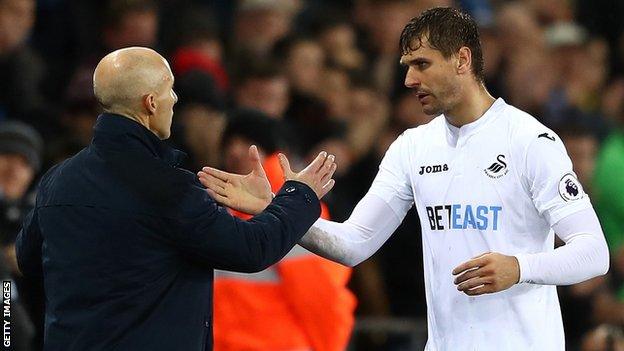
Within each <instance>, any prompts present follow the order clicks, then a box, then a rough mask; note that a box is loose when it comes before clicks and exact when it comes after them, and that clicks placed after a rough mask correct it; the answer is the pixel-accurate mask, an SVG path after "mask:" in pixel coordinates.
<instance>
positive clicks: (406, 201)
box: [369, 133, 414, 218]
mask: <svg viewBox="0 0 624 351" xmlns="http://www.w3.org/2000/svg"><path fill="white" fill-rule="evenodd" d="M408 150H409V149H408V139H407V137H406V136H405V133H403V134H401V136H399V137H398V138H397V140H395V141H394V142H393V143H392V145H390V147H389V148H388V151H386V154H385V156H384V158H383V160H382V161H381V164H380V165H379V172H378V173H377V176H376V177H375V180H373V184H372V185H371V188H370V191H369V194H374V195H376V196H378V197H380V198H381V199H382V200H384V201H385V202H386V203H387V204H388V205H389V206H390V208H392V210H393V211H394V212H395V214H396V215H397V216H398V217H399V218H403V217H405V215H406V214H407V211H409V209H410V208H411V207H412V205H413V204H414V195H413V191H412V186H411V182H410V177H409V171H408V169H409V164H410V159H409V154H408Z"/></svg>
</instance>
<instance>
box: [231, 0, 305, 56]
mask: <svg viewBox="0 0 624 351" xmlns="http://www.w3.org/2000/svg"><path fill="white" fill-rule="evenodd" d="M301 5H302V2H301V1H299V0H242V1H240V4H239V6H238V8H237V10H236V14H235V18H234V29H233V38H232V48H231V49H232V51H233V52H234V55H235V56H238V55H240V54H243V55H251V56H253V57H256V58H259V59H265V58H267V57H268V56H269V55H270V53H271V50H272V48H273V45H275V43H277V42H278V41H279V40H280V39H282V38H284V37H285V36H287V35H288V34H289V33H290V32H291V30H292V22H293V19H294V16H295V15H296V14H297V13H298V12H299V10H300V8H301Z"/></svg>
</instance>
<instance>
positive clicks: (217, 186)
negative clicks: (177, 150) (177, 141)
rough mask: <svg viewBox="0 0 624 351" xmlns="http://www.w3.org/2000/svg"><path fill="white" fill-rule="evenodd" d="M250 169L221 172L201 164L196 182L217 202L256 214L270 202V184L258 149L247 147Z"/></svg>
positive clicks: (253, 146)
mask: <svg viewBox="0 0 624 351" xmlns="http://www.w3.org/2000/svg"><path fill="white" fill-rule="evenodd" d="M249 158H250V159H251V161H252V163H253V165H254V166H253V170H252V171H251V172H250V173H249V174H247V175H241V174H234V173H228V172H224V171H221V170H218V169H215V168H212V167H204V168H203V169H202V170H201V171H200V172H198V173H197V175H198V176H199V181H200V182H201V183H202V184H203V185H204V186H205V187H206V188H207V189H206V190H207V191H208V193H209V194H210V196H212V198H213V199H215V200H216V201H217V202H218V203H220V204H222V205H224V206H227V207H230V208H233V209H235V210H237V211H241V212H245V213H249V214H258V213H260V212H262V211H264V209H265V208H266V207H267V206H268V205H269V203H270V202H271V199H272V196H271V185H270V184H269V180H268V179H267V176H266V173H265V172H264V168H262V163H261V162H260V155H259V154H258V148H256V146H255V145H252V146H251V147H249Z"/></svg>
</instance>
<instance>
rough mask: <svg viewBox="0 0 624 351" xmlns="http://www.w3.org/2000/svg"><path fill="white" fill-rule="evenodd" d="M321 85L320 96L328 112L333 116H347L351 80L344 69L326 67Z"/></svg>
mask: <svg viewBox="0 0 624 351" xmlns="http://www.w3.org/2000/svg"><path fill="white" fill-rule="evenodd" d="M322 84H323V87H322V89H321V91H320V92H319V93H320V95H321V98H322V99H323V100H324V101H325V103H326V104H327V107H328V108H329V113H330V115H331V117H333V118H340V119H342V118H345V119H347V118H348V117H349V112H350V111H349V107H350V106H349V102H350V99H349V94H350V92H351V91H350V88H351V82H350V81H349V75H348V74H347V72H346V71H345V70H341V69H336V68H328V69H326V70H325V71H324V73H323V80H322Z"/></svg>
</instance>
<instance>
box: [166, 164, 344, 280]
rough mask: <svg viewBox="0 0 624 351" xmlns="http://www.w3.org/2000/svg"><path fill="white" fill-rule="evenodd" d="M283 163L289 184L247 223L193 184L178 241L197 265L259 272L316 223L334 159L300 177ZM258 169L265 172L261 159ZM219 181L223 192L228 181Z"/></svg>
mask: <svg viewBox="0 0 624 351" xmlns="http://www.w3.org/2000/svg"><path fill="white" fill-rule="evenodd" d="M282 162H283V163H284V167H285V168H287V170H288V172H285V175H286V177H287V179H288V181H287V182H286V183H284V186H283V187H282V189H281V190H280V192H279V193H278V194H277V196H276V197H275V199H273V201H272V202H271V203H270V204H269V205H268V207H266V208H265V209H264V210H263V211H262V212H261V213H260V214H258V215H257V216H255V217H253V218H251V219H250V220H248V221H243V220H240V219H239V218H236V217H234V216H231V215H230V214H229V213H227V211H226V210H225V209H224V208H222V207H219V206H218V205H217V204H216V202H215V201H214V199H213V198H211V197H210V196H209V193H208V192H207V191H206V189H204V188H202V187H201V186H200V185H199V184H195V185H192V186H191V187H190V189H189V191H188V192H187V193H188V194H187V196H186V197H185V199H184V200H183V201H182V203H181V204H180V207H181V209H182V213H183V215H181V216H179V217H178V218H177V220H176V222H177V223H176V225H175V230H173V232H175V233H176V234H175V237H174V242H175V243H176V244H177V245H179V247H180V248H181V249H182V250H183V251H184V252H185V253H187V254H189V255H190V256H189V257H190V258H191V259H193V260H194V261H196V262H199V263H201V264H204V265H207V266H209V267H212V268H217V269H222V270H232V271H241V272H255V271H260V270H263V269H265V268H267V267H268V266H270V265H272V264H274V263H275V262H277V261H279V260H280V259H281V258H282V257H283V256H284V255H286V254H287V253H288V251H290V249H291V248H292V247H293V246H294V245H295V244H296V243H297V242H298V241H299V240H300V239H301V237H302V236H303V234H305V232H306V231H307V230H308V228H309V227H310V226H311V225H312V223H314V221H316V220H317V219H318V217H319V215H320V203H319V198H320V197H322V196H323V195H325V194H326V193H327V192H328V191H329V190H330V189H331V187H332V186H333V180H331V176H332V175H333V172H334V171H335V169H336V167H335V163H334V157H333V156H332V155H329V156H328V155H327V154H326V153H325V152H322V153H320V154H319V156H318V157H317V158H316V159H315V160H314V161H312V163H311V164H310V165H309V166H308V167H306V168H305V169H304V170H303V171H301V172H299V173H294V172H292V171H291V170H290V166H289V165H288V160H287V159H286V157H285V156H283V155H282ZM256 167H260V170H261V168H262V166H261V165H260V164H259V161H258V162H257V164H256ZM260 170H258V171H260ZM262 172H263V171H262ZM217 180H219V179H217ZM219 181H220V182H219V183H217V184H219V187H221V188H226V187H227V186H226V185H227V184H229V179H225V180H219Z"/></svg>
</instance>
